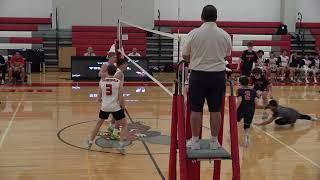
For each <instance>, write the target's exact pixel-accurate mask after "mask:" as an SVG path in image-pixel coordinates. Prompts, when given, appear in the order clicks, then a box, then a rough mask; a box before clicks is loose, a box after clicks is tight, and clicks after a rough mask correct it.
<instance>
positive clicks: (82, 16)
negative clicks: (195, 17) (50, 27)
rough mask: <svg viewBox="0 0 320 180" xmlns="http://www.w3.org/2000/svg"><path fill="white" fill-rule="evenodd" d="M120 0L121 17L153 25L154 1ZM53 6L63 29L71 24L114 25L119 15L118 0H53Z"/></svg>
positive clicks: (135, 22)
mask: <svg viewBox="0 0 320 180" xmlns="http://www.w3.org/2000/svg"><path fill="white" fill-rule="evenodd" d="M122 2H123V3H122V7H123V18H122V19H124V20H126V21H129V22H131V23H134V24H138V25H141V26H144V27H148V28H152V27H153V24H154V19H153V14H154V1H150V0H122ZM55 8H57V9H58V22H59V28H63V29H65V28H70V27H71V26H72V25H108V26H116V25H117V20H118V18H119V17H120V15H121V1H120V0H90V1H89V0H53V9H55ZM54 14H55V11H54ZM53 17H55V16H53Z"/></svg>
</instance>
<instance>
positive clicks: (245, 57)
mask: <svg viewBox="0 0 320 180" xmlns="http://www.w3.org/2000/svg"><path fill="white" fill-rule="evenodd" d="M247 46H248V49H247V50H245V51H243V53H242V56H241V57H240V61H239V64H238V70H240V72H241V74H242V75H245V76H247V77H250V76H251V71H252V68H253V64H254V63H257V62H258V56H257V54H256V52H254V51H253V43H252V42H251V41H250V42H248V44H247Z"/></svg>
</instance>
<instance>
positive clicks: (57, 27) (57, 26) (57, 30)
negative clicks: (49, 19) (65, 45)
mask: <svg viewBox="0 0 320 180" xmlns="http://www.w3.org/2000/svg"><path fill="white" fill-rule="evenodd" d="M56 55H57V56H58V55H59V22H58V8H56Z"/></svg>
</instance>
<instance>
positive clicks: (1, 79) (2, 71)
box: [0, 52, 7, 85]
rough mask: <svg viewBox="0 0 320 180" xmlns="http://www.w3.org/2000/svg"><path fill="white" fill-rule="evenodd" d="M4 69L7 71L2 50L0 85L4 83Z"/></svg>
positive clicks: (0, 56)
mask: <svg viewBox="0 0 320 180" xmlns="http://www.w3.org/2000/svg"><path fill="white" fill-rule="evenodd" d="M6 71H7V65H6V60H5V59H4V57H3V56H2V52H0V73H1V77H0V84H1V85H3V84H4V80H5V77H6Z"/></svg>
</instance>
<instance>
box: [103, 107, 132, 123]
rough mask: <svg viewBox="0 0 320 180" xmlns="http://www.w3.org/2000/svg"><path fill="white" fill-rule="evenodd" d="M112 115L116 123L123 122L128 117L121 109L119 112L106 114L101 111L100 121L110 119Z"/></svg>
mask: <svg viewBox="0 0 320 180" xmlns="http://www.w3.org/2000/svg"><path fill="white" fill-rule="evenodd" d="M110 114H112V116H113V118H114V119H115V120H116V121H119V120H122V119H123V118H125V117H126V115H125V114H124V111H123V109H120V110H119V111H117V112H104V111H102V110H100V113H99V118H100V119H108V118H109V115H110Z"/></svg>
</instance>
